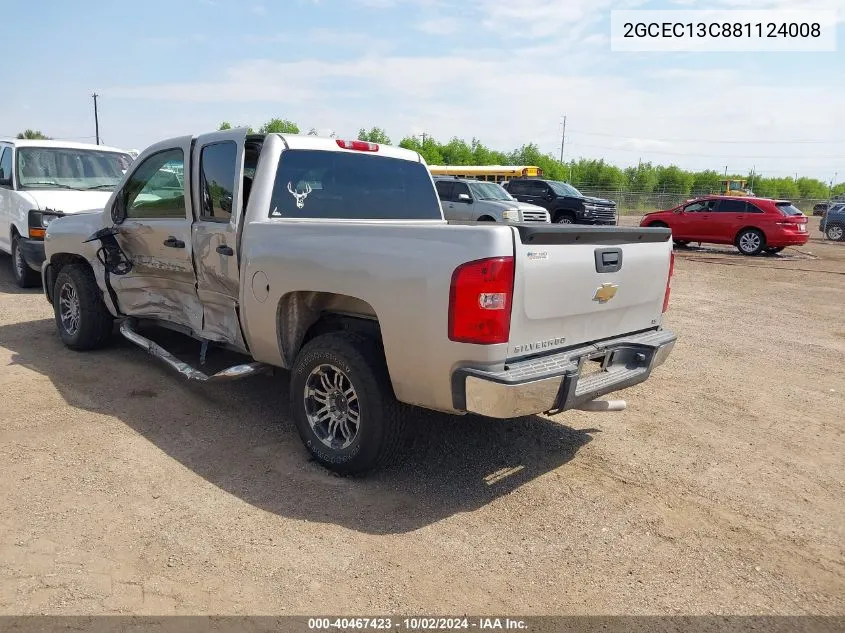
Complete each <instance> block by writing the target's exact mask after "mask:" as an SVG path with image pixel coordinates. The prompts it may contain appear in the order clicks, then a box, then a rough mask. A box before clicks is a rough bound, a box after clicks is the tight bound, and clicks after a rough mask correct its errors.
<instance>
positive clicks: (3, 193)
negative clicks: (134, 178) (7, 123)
mask: <svg viewBox="0 0 845 633" xmlns="http://www.w3.org/2000/svg"><path fill="white" fill-rule="evenodd" d="M132 161H133V158H132V156H131V155H130V154H129V153H128V152H126V151H124V150H122V149H117V148H114V147H105V146H103V145H92V144H89V143H69V142H66V141H30V140H24V139H14V140H2V139H0V251H4V252H6V253H9V254H10V255H11V256H12V272H13V274H14V276H15V281H16V282H17V283H18V285H19V286H21V287H22V288H26V287H28V286H34V285H37V284H39V283H41V263H42V262H43V261H44V233H45V229H46V227H47V224H49V223H50V221H51V220H53V219H55V218H57V217H60V216H63V215H67V214H71V213H85V212H94V211H99V210H101V209H102V208H103V207H104V206H105V204H106V202H107V201H108V199H109V197H110V196H111V193H112V191H113V190H114V187H115V185H116V184H117V183H118V182H119V181H120V179H121V178H122V177H123V174H124V173H125V172H126V170H127V169H128V168H129V165H130V164H131V163H132Z"/></svg>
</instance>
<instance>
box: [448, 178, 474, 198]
mask: <svg viewBox="0 0 845 633" xmlns="http://www.w3.org/2000/svg"><path fill="white" fill-rule="evenodd" d="M461 194H464V195H467V196H469V197H470V199H472V196H471V195H470V193H469V186H467V184H466V183H465V182H456V183H455V189H454V190H453V191H452V196H453V198H454V200H460V196H461ZM464 201H466V198H465V199H464Z"/></svg>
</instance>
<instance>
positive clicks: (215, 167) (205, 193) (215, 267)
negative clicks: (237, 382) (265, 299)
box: [191, 130, 257, 351]
mask: <svg viewBox="0 0 845 633" xmlns="http://www.w3.org/2000/svg"><path fill="white" fill-rule="evenodd" d="M245 140H246V134H245V132H244V131H243V130H231V131H224V132H214V133H211V134H204V135H202V136H199V137H198V138H197V140H196V143H195V145H194V149H193V158H192V160H191V179H192V182H193V187H194V191H196V192H197V200H196V208H195V209H194V214H195V222H194V228H193V240H194V267H195V269H196V276H197V296H198V297H199V300H200V302H201V304H202V311H203V324H202V336H203V337H204V338H206V339H208V340H212V341H225V342H227V343H230V344H232V345H234V346H236V347H238V348H241V349H243V350H244V351H246V344H245V342H244V340H243V336H242V334H241V325H240V321H239V315H238V292H239V286H240V268H239V259H240V252H239V246H240V245H239V243H238V226H239V223H240V221H241V217H242V215H243V208H244V207H245V205H246V199H247V196H248V194H249V190H250V185H251V184H252V174H253V172H254V169H255V165H254V162H255V161H257V154H256V156H255V159H254V160H253V161H251V162H253V164H252V165H248V166H247V167H248V168H249V169H247V170H245V166H244V154H245V150H244V145H245Z"/></svg>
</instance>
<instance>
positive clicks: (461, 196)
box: [458, 193, 472, 203]
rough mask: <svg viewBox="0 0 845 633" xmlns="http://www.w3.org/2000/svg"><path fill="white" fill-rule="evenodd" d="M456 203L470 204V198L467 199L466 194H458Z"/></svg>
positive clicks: (467, 195)
mask: <svg viewBox="0 0 845 633" xmlns="http://www.w3.org/2000/svg"><path fill="white" fill-rule="evenodd" d="M458 202H466V203H470V202H472V198H470V197H469V194H468V193H459V194H458Z"/></svg>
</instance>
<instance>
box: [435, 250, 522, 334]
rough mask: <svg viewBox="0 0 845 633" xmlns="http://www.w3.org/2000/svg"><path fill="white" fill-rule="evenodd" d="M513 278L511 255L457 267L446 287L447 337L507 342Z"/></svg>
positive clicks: (509, 327)
mask: <svg viewBox="0 0 845 633" xmlns="http://www.w3.org/2000/svg"><path fill="white" fill-rule="evenodd" d="M513 277H514V261H513V257H491V258H489V259H479V260H476V261H473V262H467V263H466V264H462V265H460V266H458V267H457V268H456V269H455V272H454V273H452V287H451V288H450V290H449V340H452V341H455V342H458V343H477V344H478V345H492V344H494V343H507V342H508V337H509V336H510V329H511V304H512V300H513Z"/></svg>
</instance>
